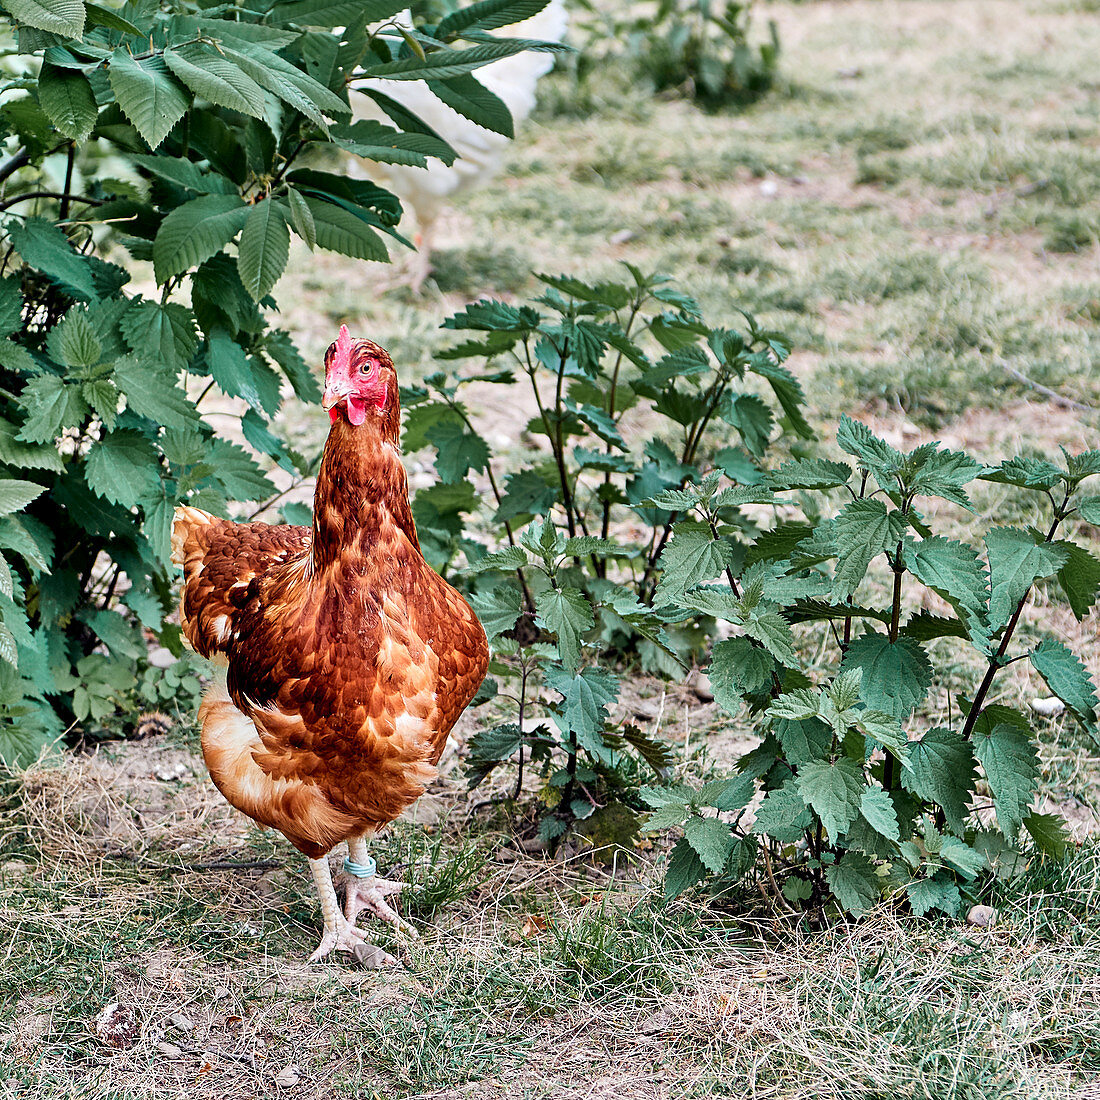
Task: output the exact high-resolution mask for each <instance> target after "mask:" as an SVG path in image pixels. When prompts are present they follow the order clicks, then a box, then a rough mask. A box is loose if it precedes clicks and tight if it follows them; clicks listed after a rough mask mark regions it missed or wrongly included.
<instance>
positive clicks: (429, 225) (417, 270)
mask: <svg viewBox="0 0 1100 1100" xmlns="http://www.w3.org/2000/svg"><path fill="white" fill-rule="evenodd" d="M417 225H418V230H417V233H416V235H415V236H414V237H413V241H414V242H415V244H416V255H415V256H413V258H412V263H411V264H410V270H409V289H410V290H411V291H412V292H413V293H414V294H419V293H420V290H421V288H422V287H423V286H424V280H425V279H427V277H428V276H429V275H430V274H431V273H432V272H433V271H434V270H435V269H434V268H433V267H432V237H433V235H434V233H433V231H434V229H435V219H434V218H428V217H427V215H425V214H419V215H418V216H417ZM353 858H354V857H353Z"/></svg>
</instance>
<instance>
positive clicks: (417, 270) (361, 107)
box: [351, 0, 569, 291]
mask: <svg viewBox="0 0 1100 1100" xmlns="http://www.w3.org/2000/svg"><path fill="white" fill-rule="evenodd" d="M394 22H396V23H398V24H401V25H403V26H410V25H411V23H412V14H411V12H408V11H405V12H403V13H402V14H401V15H398V16H396V18H395V19H394ZM568 25H569V16H568V13H567V12H566V10H565V0H550V2H549V3H548V4H547V5H546V7H545V8H543V9H542V11H540V12H538V13H537V14H535V15H533V16H531V18H530V19H525V20H523V21H522V22H520V23H513V24H512V25H511V26H509V27H507V28H505V31H504V33H505V34H506V35H507V37H509V38H530V39H540V40H542V41H545V42H561V41H562V39H563V38H564V37H565V32H566V29H567V28H568ZM553 66H554V58H553V55H552V54H549V53H534V52H532V51H529V50H526V51H524V52H523V53H518V54H513V55H512V56H510V57H502V58H501V59H500V60H499V61H493V62H491V63H490V64H488V65H483V66H482V67H481V68H479V69H477V70H476V71H475V72H474V74H473V75H474V77H475V78H476V79H477V80H478V81H479V82H480V83H482V84H483V85H484V86H485V87H486V88H488V89H489V91H491V92H493V93H494V94H495V95H497V96H499V97H500V98H501V99H502V100H503V101H504V104H505V106H506V107H507V108H508V111H509V113H510V114H511V116H512V121H513V124H514V125H515V127H516V128H517V129H518V127H519V124H520V123H521V122H522V121H523V120H524V119H525V118H526V117H527V116H528V115H529V114H530V113H531V111H532V110H533V109H534V106H535V86H536V84H537V83H538V81H539V78H540V77H542V76H544V75H545V74H546V73H548V72H549V71H550V70H551V69H552V68H553ZM356 88H359V89H362V88H372V89H374V90H376V91H379V92H382V93H384V94H385V95H387V96H389V97H390V98H391V99H395V100H397V101H398V102H399V103H401V104H402V105H403V106H405V107H407V108H408V109H409V110H410V111H412V112H413V113H414V114H415V115H417V116H418V117H419V118H421V119H422V120H423V121H424V122H426V123H427V124H428V125H429V126H431V127H432V129H434V130H435V131H436V132H437V133H438V134H440V135H441V136H442V137H443V138H445V139H446V140H447V142H449V144H450V145H451V147H452V148H453V149H454V151H455V152H456V153H457V154H458V156H457V158H456V159H455V161H454V163H453V164H450V165H447V164H444V163H443V162H442V161H440V160H436V159H435V158H429V159H428V167H427V168H413V167H409V166H407V165H399V164H376V163H372V164H371V165H370V172H369V174H370V176H371V178H372V179H374V180H375V181H376V182H377V183H380V184H382V185H383V186H385V187H388V188H389V189H390V190H392V191H394V192H395V193H396V194H397V195H398V196H399V197H400V198H401V200H402V203H403V205H404V206H405V208H406V209H410V208H411V210H412V213H413V216H414V217H415V219H416V228H417V232H416V235H415V240H416V243H417V249H418V253H417V256H416V259H415V261H414V263H413V267H412V271H411V272H410V285H411V286H412V289H413V290H414V291H419V290H420V287H421V285H422V284H423V282H424V280H425V279H426V278H427V277H428V275H429V273H430V272H431V251H432V238H433V235H434V229H435V222H436V219H437V218H438V217H439V215H440V214H441V213H442V212H443V209H444V208H445V206H446V205H447V203H448V201H449V200H450V199H452V198H453V197H454V196H455V195H457V194H459V193H461V192H463V191H467V190H470V189H472V188H476V187H480V186H482V185H484V184H485V183H487V182H488V181H489V180H490V179H491V178H492V177H493V176H494V175H495V174H496V172H497V171H498V170H499V168H500V164H501V161H502V160H503V158H504V151H505V149H506V148H507V147H508V143H509V141H510V140H511V139H509V138H507V137H505V136H504V135H503V134H497V133H494V132H493V131H492V130H486V129H484V128H483V127H481V126H478V125H477V124H476V123H474V122H471V121H470V120H469V119H468V118H465V117H464V116H463V115H460V114H459V113H458V112H457V111H455V110H454V109H452V108H451V107H448V106H447V104H445V103H444V102H443V101H442V100H440V99H439V98H438V97H437V96H436V95H435V94H434V93H433V92H432V91H430V90H429V88H428V87H427V85H426V84H424V83H423V82H421V81H411V80H410V81H382V80H364V81H361V82H359V83H357V84H356ZM351 104H352V109H353V111H354V112H355V117H356V118H357V119H360V118H364V119H375V120H377V121H380V122H388V121H389V120H388V119H387V118H386V116H385V115H384V114H383V113H382V111H381V109H380V108H379V107H378V106H377V104H375V102H374V101H373V100H372V99H370V98H369V97H368V96H365V95H362V94H358V93H357V92H353V93H352V97H351Z"/></svg>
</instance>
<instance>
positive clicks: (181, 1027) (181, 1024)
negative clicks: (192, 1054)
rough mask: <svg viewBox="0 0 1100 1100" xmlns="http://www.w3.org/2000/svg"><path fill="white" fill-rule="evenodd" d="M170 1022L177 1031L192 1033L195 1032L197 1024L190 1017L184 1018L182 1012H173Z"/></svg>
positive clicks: (170, 1015) (169, 1017) (169, 1018)
mask: <svg viewBox="0 0 1100 1100" xmlns="http://www.w3.org/2000/svg"><path fill="white" fill-rule="evenodd" d="M168 1022H169V1023H170V1024H171V1025H172V1026H173V1027H174V1028H175V1029H176V1030H177V1031H186V1032H192V1031H194V1030H195V1023H194V1021H193V1020H192V1019H191V1017H190V1016H184V1014H183V1013H182V1012H173V1013H171V1014H169V1016H168Z"/></svg>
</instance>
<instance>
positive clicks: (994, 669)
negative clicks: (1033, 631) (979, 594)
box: [962, 489, 1070, 741]
mask: <svg viewBox="0 0 1100 1100" xmlns="http://www.w3.org/2000/svg"><path fill="white" fill-rule="evenodd" d="M1069 496H1070V493H1069V490H1068V489H1067V490H1066V495H1065V497H1064V498H1063V499H1062V506H1061V507H1060V508H1056V509H1055V512H1054V520H1053V522H1052V523H1051V525H1050V530H1048V531H1047V537H1046V538H1045V539H1044V540H1043V541H1044V542H1053V541H1054V535H1055V532H1056V531H1057V530H1058V524H1060V523H1061V522H1062V520H1063V519H1065V517H1066V516H1067V515H1068V514H1069V513H1068V512H1067V510H1066V505H1067V504H1068V503H1069ZM1034 587H1035V586H1034V585H1033V584H1029V585H1028V587H1027V591H1026V592H1025V593H1024V594H1023V596H1021V597H1020V602H1019V603H1018V604H1017V605H1016V610H1015V611H1013V612H1012V618H1011V619H1009V620H1008V625H1007V626H1006V627H1005V632H1004V634H1003V635H1002V636H1001V644H1000V645H999V646H998V647H997V652H996V653H994V654H993V656H992V657H990V659H989V664H988V666H987V667H986V670H985V676H984V677H983V678H982V682H981V684H980V685H979V686H978V691H977V693H976V694H975V696H974V702H973V703H971V704H970V713H969V714H968V715H967V716H966V724H965V725H964V726H963V728H962V735H963V738H964V739H965V740H967V741H969V740H970V738H971V737H972V736H973V734H974V727H975V726H976V725H977V723H978V719H979V718H980V717H981V713H982V706H983V704H984V703H985V697H986V696H987V695H988V694H989V689H990V688H991V687H992V686H993V680H994V678H995V677H996V675H997V673H998V672H999V671H1000V670H1001V669H1002V668H1004V667H1005V665H1006V664H1009V663H1010V662H1008V661H1006V660H1005V659H1004V657H1005V654H1006V653H1007V652H1008V645H1009V642H1011V641H1012V635H1013V634H1014V633H1015V632H1016V627H1017V625H1018V624H1019V622H1020V616H1021V615H1022V614H1023V613H1024V608H1025V607H1026V606H1027V601H1028V599H1029V597H1030V596H1031V591H1032V589H1033V588H1034Z"/></svg>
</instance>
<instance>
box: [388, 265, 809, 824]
mask: <svg viewBox="0 0 1100 1100" xmlns="http://www.w3.org/2000/svg"><path fill="white" fill-rule="evenodd" d="M626 267H627V271H628V274H629V278H628V279H627V280H626V281H624V282H610V281H609V282H603V283H599V284H596V285H592V284H588V283H585V282H583V281H581V280H579V279H576V278H572V277H569V276H564V275H563V276H548V275H543V276H539V278H540V280H541V281H542V282H543V283H544V285H545V287H546V289H545V292H544V293H543V294H542V295H541V296H540V297H539V298H537V299H536V300H535V301H534V302H533V303H532V304H530V305H521V306H513V305H509V304H506V303H503V302H498V301H489V300H485V301H480V302H477V303H475V304H473V305H470V306H467V307H466V309H464V310H463V311H462V312H460V313H457V314H455V315H454V316H453V317H450V318H449V319H448V320H447V321H446V322H445V326H446V327H448V328H451V329H454V330H456V331H458V332H461V333H463V334H466V335H468V337H469V338H468V339H466V340H464V341H463V342H462V343H460V344H458V345H457V346H455V347H453V348H451V349H449V350H447V351H444V352H441V353H439V357H440V358H442V359H445V360H452V361H456V360H471V359H472V360H474V361H475V362H476V363H477V366H476V368H475V369H474V370H473V371H470V372H467V373H465V374H462V375H458V374H450V373H443V372H440V373H438V374H435V375H433V376H430V377H429V378H427V379H426V380H425V382H424V384H423V385H422V386H420V387H415V388H410V389H407V390H405V391H404V392H403V401H404V403H405V406H406V408H407V418H406V426H405V434H404V443H405V448H406V450H408V451H412V450H416V449H417V448H419V447H423V446H425V445H429V444H430V445H431V446H433V447H434V448H435V450H436V452H437V458H436V469H437V470H438V472H439V474H440V477H441V482H440V484H439V485H437V486H434V487H432V488H430V489H427V490H424V491H421V492H419V493H418V494H417V496H416V499H415V501H414V504H413V509H414V513H415V515H416V520H417V525H418V530H419V532H420V536H421V542H422V544H423V547H424V550H425V553H426V554H428V555H429V558H430V559H431V560H433V561H434V563H435V564H436V565H437V567H438V568H440V569H444V570H445V569H447V568H449V566H450V563H451V562H452V560H453V559H454V558H455V557H456V555H458V554H459V553H460V552H461V553H462V554H464V556H465V558H466V561H467V562H468V563H469V570H468V571H469V572H471V573H472V574H474V576H475V578H476V580H475V582H474V589H475V590H474V592H473V595H472V603H473V606H474V607H475V609H476V610H477V612H478V614H479V615H480V616H481V618H482V621H483V622H484V623H485V625H486V629H487V630H488V632H489V634H490V639H491V641H492V642H493V645H494V647H495V650H496V660H495V662H494V665H493V671H494V675H495V676H497V677H502V678H505V679H507V680H508V682H509V685H510V688H509V694H510V697H511V699H512V700H513V702H514V705H515V708H516V720H515V721H510V722H507V723H505V724H504V725H502V726H500V727H496V728H493V729H490V730H487V731H483V732H482V733H479V734H478V735H477V736H476V737H475V738H474V740H473V742H472V743H471V754H472V758H471V781H472V782H473V783H478V782H480V781H481V780H483V779H484V778H485V777H486V776H487V775H488V774H489V772H490V771H492V769H493V768H494V767H495V766H496V765H497V764H498V763H500V762H501V761H503V760H506V759H509V758H511V757H512V756H513V755H514V754H516V752H517V751H518V752H519V760H520V775H519V777H518V778H519V781H522V767H523V759H524V754H525V752H526V753H529V754H530V757H531V758H532V759H533V760H535V761H536V762H537V763H538V764H539V765H540V766H541V767H542V769H543V773H544V775H545V777H546V780H547V785H546V788H545V790H544V796H545V798H546V800H547V801H548V802H549V803H550V804H551V805H552V806H553V807H555V813H554V814H551V815H548V816H546V817H545V818H544V820H543V828H544V831H545V832H546V834H547V835H555V834H556V833H558V832H560V831H561V830H562V829H563V828H564V827H565V826H566V824H567V822H568V821H570V820H572V819H577V818H585V817H587V816H589V815H591V814H592V813H593V811H594V810H595V809H596V808H597V807H598V806H599V805H601V804H602V802H603V794H602V793H601V791H602V789H603V788H606V787H608V786H610V788H611V789H613V790H614V791H615V792H616V793H615V797H619V798H623V797H629V796H628V795H627V794H626V792H627V791H628V790H629V789H630V788H631V787H633V788H634V789H635V791H636V789H637V786H638V780H639V774H638V763H637V757H638V756H640V757H641V758H642V759H643V760H645V761H646V762H647V763H648V764H649V765H650V766H651V767H652V768H654V769H657V770H658V771H663V769H665V768H666V767H667V765H668V763H669V756H668V753H667V751H666V750H665V749H664V748H663V747H662V746H660V745H658V744H656V743H654V742H652V741H651V740H650V739H649V738H647V737H645V736H644V735H643V734H642V733H641V732H640V731H639V730H637V729H633V728H630V727H625V728H620V729H616V730H614V731H613V730H611V729H609V728H608V720H607V719H608V714H609V712H610V710H611V708H612V707H613V705H614V703H615V701H616V699H617V698H618V691H619V681H618V677H617V676H616V675H614V674H612V673H611V672H609V671H608V670H607V669H605V668H600V667H598V661H599V660H600V657H601V655H602V654H607V653H611V654H614V655H615V657H616V659H617V660H619V661H620V662H621V661H622V660H623V659H635V656H636V657H637V658H640V660H641V661H642V663H643V664H644V665H645V666H646V667H648V668H652V669H655V670H659V671H663V672H665V673H667V674H672V675H680V674H681V673H682V670H683V668H684V667H685V662H686V661H687V660H688V659H689V658H690V655H691V653H692V652H693V651H695V650H697V649H699V648H700V647H701V646H702V644H703V643H704V641H705V634H704V633H703V631H702V630H701V629H700V628H699V625H698V624H697V623H691V624H683V625H682V626H672V625H670V623H671V621H672V620H670V619H669V616H668V613H667V611H666V609H665V608H662V607H660V606H656V607H655V606H654V602H653V596H654V593H655V591H656V589H657V586H658V578H659V576H660V573H661V569H662V564H661V563H662V561H663V559H664V557H665V556H666V555H667V554H668V553H669V552H670V547H669V539H670V537H671V535H672V531H673V529H674V524H675V523H676V521H677V516H678V514H679V511H678V510H677V509H675V508H673V509H669V508H666V507H664V506H661V505H655V504H653V503H652V500H651V498H652V497H653V495H654V494H655V493H659V492H660V491H662V490H664V489H678V488H680V487H681V486H684V485H687V484H689V483H691V482H693V481H695V480H697V479H699V478H700V477H701V476H702V474H703V471H704V469H706V468H709V467H710V466H712V465H713V464H714V463H716V462H717V463H719V464H720V466H721V468H722V469H723V470H724V471H725V472H726V473H727V474H728V475H729V476H731V477H734V478H738V479H741V480H747V481H753V480H756V479H759V478H760V477H762V476H763V475H762V474H761V473H760V471H759V470H758V468H757V463H758V461H759V460H760V458H761V457H762V456H763V455H764V453H765V451H766V450H767V448H768V446H769V444H770V441H771V439H772V437H773V436H774V435H775V434H776V426H777V418H778V421H779V422H781V424H782V425H783V426H784V427H785V428H786V429H788V430H789V431H790V432H791V434H792V435H795V436H800V437H804V438H808V437H810V435H811V434H812V433H811V432H810V428H809V425H808V424H807V423H806V421H805V419H804V418H803V416H802V413H801V406H802V403H803V395H802V391H801V388H800V387H799V384H798V382H797V381H796V380H795V378H794V376H793V375H791V373H790V372H789V371H788V370H787V369H786V368H785V367H784V366H783V361H784V360H785V359H786V357H787V355H788V344H787V342H786V341H785V340H784V338H783V337H782V336H781V335H780V334H778V333H775V332H771V331H767V330H765V329H762V328H760V327H759V326H758V325H757V324H756V322H755V320H754V319H753V318H752V317H749V316H744V318H743V320H744V322H745V326H744V328H743V329H742V330H739V331H735V330H732V329H727V328H722V327H714V326H711V325H710V324H708V323H707V322H706V321H705V320H704V319H703V317H702V315H701V312H700V309H699V306H698V304H697V303H696V302H695V300H694V299H692V298H691V297H690V296H689V295H686V294H684V293H683V292H681V291H680V290H678V289H677V288H676V287H675V286H673V285H672V284H671V281H670V280H669V279H668V277H666V276H661V275H648V274H644V273H643V272H642V271H640V270H639V269H638V268H636V267H633V266H631V265H626ZM473 384H482V385H490V386H496V387H501V388H502V389H503V390H504V392H505V393H507V394H509V395H511V394H514V397H512V396H509V398H507V399H509V400H512V401H514V402H515V404H516V407H517V409H518V408H522V407H524V406H525V405H526V407H528V408H529V409H530V410H531V413H532V415H531V417H530V419H529V421H528V422H527V424H526V427H525V436H526V437H527V438H528V439H530V440H531V441H534V442H536V445H535V446H526V447H524V449H523V451H522V454H520V455H506V456H495V457H494V456H493V455H492V452H491V449H490V446H489V444H488V443H487V442H486V441H485V440H484V439H483V438H482V437H481V436H480V435H479V434H478V432H477V430H476V428H475V427H474V424H473V422H472V419H471V416H470V412H469V409H468V407H467V405H466V403H465V401H464V400H463V396H462V393H463V390H464V389H465V388H466V387H468V386H471V385H473ZM769 390H770V391H771V394H772V396H773V397H774V402H773V403H771V404H769V402H767V401H766V400H765V399H764V397H762V396H761V392H759V391H763V392H765V393H766V392H768V391H769ZM643 433H644V434H643ZM632 438H633V439H635V440H637V439H639V438H645V439H646V442H645V443H644V445H641V446H639V445H638V444H637V443H635V445H634V446H633V447H632V446H631V445H630V443H629V442H628V441H629V440H630V439H632ZM504 469H507V470H508V471H509V472H508V473H507V474H506V475H505V474H504V473H503V470H504ZM472 472H473V473H479V472H484V474H485V477H486V480H487V482H488V486H489V499H490V507H491V508H492V509H493V511H492V515H491V518H489V519H488V531H487V534H488V545H487V544H486V543H485V542H481V541H478V539H476V538H475V537H474V535H473V533H472V532H473V525H472V524H471V523H470V521H469V518H468V516H469V514H470V513H472V512H474V511H475V510H476V508H477V506H478V502H479V497H478V494H477V492H476V490H475V487H474V484H473V481H472V480H471V477H470V475H471V473H472ZM536 517H540V518H537V519H536ZM723 522H724V523H727V524H729V525H730V526H731V527H735V528H736V529H737V530H739V531H741V532H742V533H743V534H748V533H750V532H752V531H754V530H755V527H754V523H753V521H752V520H751V519H749V518H748V517H746V516H744V515H742V514H740V513H738V512H737V510H736V509H732V510H730V511H729V512H728V513H723ZM502 544H506V547H505V549H503V550H500V551H498V552H495V553H491V554H490V553H487V549H488V546H500V545H502ZM671 552H674V551H671ZM672 610H673V617H674V619H675V620H681V621H682V620H683V615H682V614H678V613H677V612H678V609H672ZM512 687H514V688H515V690H511V688H512ZM547 709H549V712H550V714H551V715H552V718H553V725H554V726H555V727H556V729H555V730H551V728H550V727H549V726H548V725H547V724H546V723H544V722H542V723H534V724H533V719H534V718H536V717H538V716H539V715H542V714H544V713H545V712H546V710H547ZM628 749H633V750H634V753H633V754H632V753H630V752H629V751H627V750H628ZM517 790H518V786H517ZM639 806H640V804H639Z"/></svg>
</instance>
